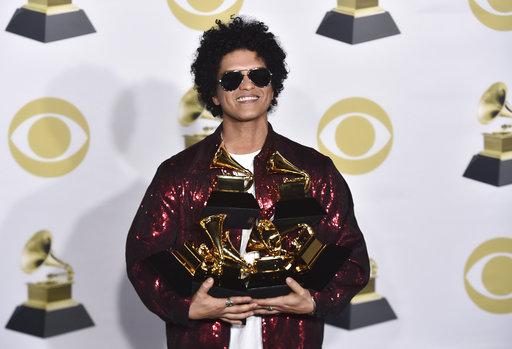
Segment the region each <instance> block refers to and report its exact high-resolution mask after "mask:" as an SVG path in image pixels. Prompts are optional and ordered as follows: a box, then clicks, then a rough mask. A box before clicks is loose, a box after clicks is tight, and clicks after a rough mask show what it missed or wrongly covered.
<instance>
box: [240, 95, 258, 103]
mask: <svg viewBox="0 0 512 349" xmlns="http://www.w3.org/2000/svg"><path fill="white" fill-rule="evenodd" d="M256 99H258V97H256V96H247V97H240V98H237V99H236V100H237V101H238V102H245V101H254V100H256Z"/></svg>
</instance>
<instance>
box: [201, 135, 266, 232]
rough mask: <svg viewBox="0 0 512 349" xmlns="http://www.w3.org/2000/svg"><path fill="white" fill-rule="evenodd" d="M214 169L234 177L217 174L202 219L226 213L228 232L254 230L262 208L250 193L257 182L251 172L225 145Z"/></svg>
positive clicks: (214, 163) (219, 151)
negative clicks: (232, 229)
mask: <svg viewBox="0 0 512 349" xmlns="http://www.w3.org/2000/svg"><path fill="white" fill-rule="evenodd" d="M210 168H212V169H215V168H220V169H222V170H223V171H224V172H226V173H228V172H231V174H222V175H217V177H216V180H215V183H214V188H213V191H212V192H211V194H210V197H209V198H208V202H207V204H206V207H205V209H204V211H203V213H202V215H201V217H202V218H204V217H208V216H212V215H216V214H220V213H226V214H227V219H226V221H225V223H224V225H225V227H226V228H227V229H231V228H241V229H250V228H252V226H253V224H254V222H255V221H256V218H257V217H258V215H259V212H260V207H259V205H258V202H257V201H256V199H255V198H254V195H252V194H251V193H248V192H247V191H248V190H249V188H250V187H251V186H252V184H253V182H254V177H253V174H252V173H251V171H249V170H247V169H246V168H244V167H243V166H242V165H240V164H239V163H238V162H237V161H236V160H235V159H233V158H232V157H231V155H229V153H228V151H227V150H226V148H225V147H224V145H223V144H221V145H220V147H219V149H217V152H216V153H215V156H214V158H213V160H212V163H211V165H210Z"/></svg>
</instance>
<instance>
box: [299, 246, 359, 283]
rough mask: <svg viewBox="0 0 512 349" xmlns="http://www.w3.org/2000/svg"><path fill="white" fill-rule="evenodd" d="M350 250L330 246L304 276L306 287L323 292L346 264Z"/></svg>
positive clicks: (326, 247)
mask: <svg viewBox="0 0 512 349" xmlns="http://www.w3.org/2000/svg"><path fill="white" fill-rule="evenodd" d="M349 255H350V250H349V249H348V248H345V247H342V246H338V245H334V244H328V245H327V246H325V248H324V249H323V251H322V253H321V254H320V255H319V256H318V257H317V259H316V260H315V262H314V263H313V265H311V266H310V267H309V268H310V270H309V271H307V272H306V273H305V274H304V277H303V280H304V287H305V288H309V289H312V290H315V291H321V290H323V289H324V287H325V286H326V285H327V283H329V281H330V280H331V279H332V277H333V276H334V275H335V274H336V273H337V272H338V270H339V269H340V267H341V265H342V264H343V263H345V261H346V260H347V258H348V256H349Z"/></svg>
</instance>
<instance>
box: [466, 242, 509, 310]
mask: <svg viewBox="0 0 512 349" xmlns="http://www.w3.org/2000/svg"><path fill="white" fill-rule="evenodd" d="M464 285H465V286H466V292H467V293H468V295H469V297H470V298H471V300H472V301H473V302H474V303H475V304H476V305H478V306H479V307H480V308H482V309H483V310H486V311H488V312H490V313H495V314H505V313H512V239H509V238H497V239H492V240H489V241H486V242H484V243H483V244H481V245H480V246H478V247H477V248H476V250H475V251H473V253H472V254H471V256H469V259H468V261H467V262H466V266H465V268H464Z"/></svg>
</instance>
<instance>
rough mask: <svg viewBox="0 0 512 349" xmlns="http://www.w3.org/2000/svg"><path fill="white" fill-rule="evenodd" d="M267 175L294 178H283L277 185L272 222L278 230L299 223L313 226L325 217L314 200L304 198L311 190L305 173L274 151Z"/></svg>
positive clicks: (321, 208) (309, 181)
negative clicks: (276, 200) (277, 198)
mask: <svg viewBox="0 0 512 349" xmlns="http://www.w3.org/2000/svg"><path fill="white" fill-rule="evenodd" d="M267 173H268V174H270V175H272V174H284V175H292V176H294V177H291V178H290V177H285V178H284V179H283V182H282V183H281V184H279V185H278V191H279V200H278V202H277V203H276V212H275V215H274V221H273V222H274V224H275V225H276V226H277V227H278V228H279V229H280V230H286V228H287V227H291V226H295V225H297V224H300V223H307V224H309V225H314V224H315V223H317V222H318V221H319V220H320V219H321V218H322V217H323V216H325V210H324V209H323V207H322V206H320V204H319V203H318V202H317V201H316V199H313V198H311V197H307V196H306V194H307V192H308V191H309V189H310V188H311V180H310V177H309V174H308V173H307V172H305V171H303V170H301V169H299V168H297V167H296V166H295V165H293V164H292V163H291V162H289V161H288V160H286V159H285V158H284V157H283V155H281V154H280V153H279V152H278V151H276V152H274V153H273V154H272V155H271V156H270V158H269V160H268V163H267Z"/></svg>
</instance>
